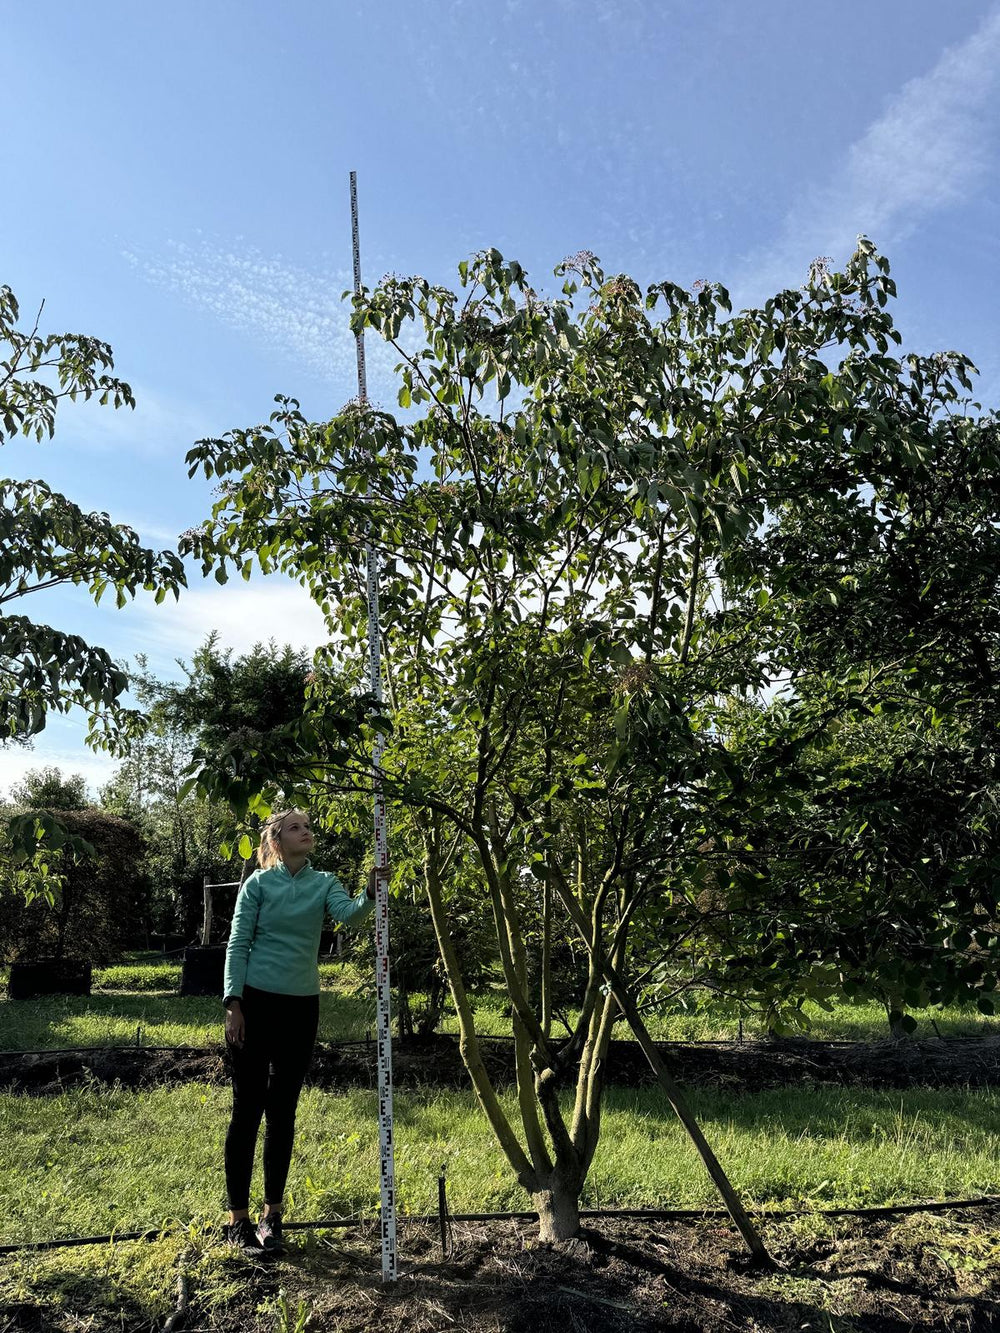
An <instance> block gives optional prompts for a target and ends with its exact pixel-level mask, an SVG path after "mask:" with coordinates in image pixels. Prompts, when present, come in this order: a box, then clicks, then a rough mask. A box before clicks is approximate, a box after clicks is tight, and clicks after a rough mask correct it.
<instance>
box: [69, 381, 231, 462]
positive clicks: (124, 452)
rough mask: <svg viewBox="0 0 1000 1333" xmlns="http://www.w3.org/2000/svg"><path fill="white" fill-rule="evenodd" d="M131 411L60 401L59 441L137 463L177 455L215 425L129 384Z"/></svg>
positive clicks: (143, 387) (93, 401) (178, 403)
mask: <svg viewBox="0 0 1000 1333" xmlns="http://www.w3.org/2000/svg"><path fill="white" fill-rule="evenodd" d="M132 392H133V393H134V395H135V408H134V409H130V408H127V407H122V408H119V409H118V410H117V411H115V410H114V409H113V408H111V407H108V406H103V407H102V406H101V405H100V403H98V401H97V399H96V398H92V399H90V400H89V401H86V400H84V399H78V400H77V401H76V402H75V403H74V402H69V401H68V400H67V401H64V402H63V404H62V406H61V407H60V413H59V424H58V426H57V436H56V438H57V440H58V441H64V442H67V443H70V442H71V443H72V444H73V445H74V447H80V448H83V449H86V450H87V451H88V452H90V453H95V454H114V455H115V456H116V457H118V458H120V459H122V458H129V457H131V458H137V457H151V456H154V455H167V454H180V455H181V456H183V453H184V451H185V450H186V449H189V448H190V446H191V445H192V444H193V443H194V441H195V440H197V439H199V438H200V437H201V436H203V435H206V434H208V433H209V432H210V431H211V430H212V429H213V428H214V425H215V423H214V422H213V421H211V419H210V418H209V417H208V416H207V414H206V413H204V412H201V411H199V410H198V409H197V408H194V407H192V406H191V405H190V404H189V403H185V402H182V401H175V400H173V399H170V398H169V397H165V396H164V395H163V394H161V393H158V392H156V390H154V389H152V388H150V387H149V386H148V385H145V384H138V383H133V384H132Z"/></svg>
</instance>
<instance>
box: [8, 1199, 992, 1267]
mask: <svg viewBox="0 0 1000 1333" xmlns="http://www.w3.org/2000/svg"><path fill="white" fill-rule="evenodd" d="M998 1205H1000V1195H998V1194H987V1195H984V1196H983V1197H982V1198H978V1199H932V1200H930V1201H929V1202H927V1203H897V1204H887V1205H885V1206H882V1207H870V1208H788V1209H778V1208H773V1209H765V1210H763V1211H762V1212H759V1213H757V1214H755V1215H756V1216H757V1217H763V1218H767V1219H768V1220H770V1221H774V1220H780V1219H782V1218H786V1217H892V1216H895V1215H896V1214H905V1213H942V1212H948V1211H950V1210H952V1209H958V1208H988V1207H997V1206H998ZM446 1216H447V1219H448V1221H449V1222H510V1221H516V1222H537V1221H538V1214H537V1213H531V1212H512V1213H452V1212H449V1213H447V1214H446ZM580 1217H581V1218H587V1217H612V1218H614V1217H629V1218H635V1219H637V1220H640V1221H641V1220H642V1219H643V1218H648V1219H649V1220H650V1221H656V1222H689V1221H692V1220H694V1219H699V1220H702V1221H721V1220H731V1219H730V1218H729V1213H728V1212H726V1210H725V1209H723V1208H665V1209H664V1208H659V1209H658V1208H581V1209H580ZM398 1220H399V1221H400V1222H405V1223H416V1224H423V1225H428V1224H430V1223H434V1222H438V1221H440V1215H439V1214H438V1213H419V1214H403V1215H401V1216H400V1217H399V1219H398ZM364 1226H373V1227H374V1226H378V1218H377V1217H335V1218H327V1219H325V1220H318V1221H308V1222H285V1223H284V1229H285V1231H335V1230H338V1229H340V1228H344V1229H347V1228H350V1227H364ZM166 1235H169V1231H168V1230H159V1231H157V1230H150V1231H118V1232H112V1233H111V1234H110V1235H108V1236H65V1237H63V1238H62V1239H60V1240H34V1241H22V1242H21V1243H20V1244H17V1245H0V1254H16V1253H18V1252H20V1251H24V1250H58V1249H68V1248H71V1247H76V1246H79V1245H108V1244H116V1243H118V1242H120V1241H134V1240H146V1241H151V1240H159V1239H160V1238H161V1237H163V1236H166Z"/></svg>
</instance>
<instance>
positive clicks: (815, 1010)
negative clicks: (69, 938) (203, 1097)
mask: <svg viewBox="0 0 1000 1333" xmlns="http://www.w3.org/2000/svg"><path fill="white" fill-rule="evenodd" d="M320 980H321V985H322V996H321V1001H320V1039H321V1040H322V1041H357V1040H361V1039H363V1038H365V1037H366V1036H368V1035H369V1034H370V1033H372V1032H373V1031H374V1028H375V1002H374V998H373V997H372V996H371V994H370V993H368V992H367V990H366V988H365V987H364V986H362V985H360V984H359V977H358V973H357V970H356V969H355V967H354V966H353V964H351V963H349V962H345V963H333V962H325V963H321V964H320ZM179 982H180V965H179V964H178V963H177V962H175V961H171V960H169V959H167V960H149V959H146V960H143V961H135V962H130V963H124V964H118V965H116V966H114V967H106V968H98V969H95V971H94V993H93V994H92V995H91V996H89V997H74V996H49V997H44V998H39V999H36V1000H30V1001H19V1002H15V1001H10V1000H8V999H7V998H6V997H5V996H3V995H2V994H0V1050H45V1049H48V1050H51V1049H53V1048H56V1047H61V1046H116V1045H134V1044H135V1040H136V1028H137V1027H141V1028H142V1041H143V1044H145V1045H148V1046H203V1045H213V1044H215V1043H216V1042H218V1041H219V1040H220V1036H221V1014H220V1009H219V1005H218V1002H217V1001H216V1000H214V999H211V998H208V999H200V998H195V997H192V996H180V995H178V994H177V987H178V985H179ZM414 1001H415V1003H419V1001H420V997H419V996H415V997H414ZM473 1005H474V1008H475V1013H476V1023H477V1027H478V1029H479V1031H480V1032H481V1033H482V1034H483V1035H484V1036H510V1032H511V1026H510V1010H509V1005H508V1004H507V1003H506V1002H505V1000H504V998H503V995H502V993H501V992H499V991H498V990H487V991H483V992H481V993H480V994H478V995H476V996H474V997H473ZM805 1013H806V1014H807V1016H808V1017H809V1018H810V1020H811V1022H812V1026H811V1028H810V1029H809V1030H808V1032H807V1034H806V1035H808V1036H811V1037H815V1038H825V1039H828V1040H847V1041H871V1040H880V1039H884V1038H885V1037H886V1036H888V1025H887V1023H886V1018H885V1013H884V1011H883V1010H882V1008H881V1007H880V1006H879V1005H877V1004H875V1003H874V1002H867V1003H863V1004H840V1005H838V1006H836V1007H835V1008H834V1009H833V1011H832V1012H826V1011H824V1010H822V1009H820V1008H819V1007H818V1006H817V1005H809V1004H807V1005H806V1006H805ZM568 1017H569V1019H570V1021H572V1019H573V1017H574V1015H573V1014H572V1013H570V1014H569V1015H568ZM915 1017H916V1019H917V1024H918V1026H917V1031H916V1033H915V1036H917V1037H933V1036H935V1035H936V1034H938V1033H939V1034H940V1035H941V1036H945V1037H951V1036H996V1035H1000V1017H993V1018H987V1017H985V1016H984V1015H982V1014H980V1013H979V1012H978V1011H977V1010H976V1009H974V1008H965V1009H961V1008H958V1007H952V1008H947V1009H928V1010H925V1011H922V1012H919V1013H917V1014H915ZM647 1022H648V1025H649V1028H650V1030H651V1032H652V1034H653V1036H654V1037H656V1038H657V1039H658V1040H661V1041H720V1040H721V1041H731V1040H733V1039H734V1038H736V1037H737V1035H738V1031H739V1027H738V1022H737V1020H736V1019H735V1018H734V1017H733V1014H732V1010H731V1008H730V1007H729V1006H727V1005H726V1004H724V1003H723V1002H720V1001H718V1000H716V999H714V998H713V997H712V996H711V995H709V994H707V993H705V992H698V993H695V994H694V995H693V996H688V997H687V1007H685V1006H684V1005H682V1004H681V1003H680V1002H679V1001H676V1002H674V1004H673V1005H672V1006H670V1007H669V1008H665V1009H664V1010H662V1011H661V1012H659V1013H650V1014H649V1015H648V1016H647ZM457 1029H458V1023H457V1020H456V1018H455V1016H454V1014H452V1013H447V1014H446V1015H445V1018H444V1020H443V1022H442V1025H441V1030H442V1031H444V1032H456V1031H457ZM559 1030H560V1029H559V1025H558V1024H557V1025H556V1031H557V1032H558V1031H559ZM743 1033H744V1036H745V1037H746V1038H748V1039H752V1038H755V1037H762V1036H764V1035H766V1033H765V1029H764V1027H763V1025H762V1024H761V1023H760V1022H759V1021H756V1020H748V1021H746V1022H745V1023H744V1026H743ZM615 1035H616V1036H618V1037H621V1038H623V1039H625V1038H628V1037H629V1035H630V1034H629V1032H628V1029H627V1028H626V1027H625V1025H624V1024H619V1025H618V1027H617V1029H616V1033H615Z"/></svg>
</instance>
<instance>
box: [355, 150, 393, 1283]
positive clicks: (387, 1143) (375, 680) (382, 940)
mask: <svg viewBox="0 0 1000 1333" xmlns="http://www.w3.org/2000/svg"><path fill="white" fill-rule="evenodd" d="M351 239H352V242H353V249H354V293H355V295H356V296H357V295H359V294H360V292H361V242H360V239H359V234H358V178H357V172H354V171H352V172H351ZM357 353H358V401H359V402H360V403H361V404H364V403H366V402H367V401H368V384H367V379H366V375H365V335H364V332H363V331H362V330H361V329H359V330H358V333H357ZM365 557H366V564H367V571H368V671H369V682H370V686H371V692H372V696H373V697H374V699H375V702H376V707H380V706H381V703H382V661H381V648H380V626H379V611H378V582H379V558H378V548H377V546H376V544H375V541H374V539H373V534H372V531H371V527H370V526H369V530H368V542H367V545H366V547H365ZM384 748H385V738H384V736H383V735H382V733H381V732H378V733H377V734H376V736H375V743H374V745H373V746H372V796H373V816H374V824H375V868H376V870H377V871H380V872H382V873H379V874H376V876H375V995H376V1002H377V1020H376V1031H375V1037H376V1050H377V1059H378V1122H379V1147H380V1161H381V1171H380V1177H381V1179H380V1185H381V1200H382V1209H381V1219H382V1281H383V1282H395V1280H396V1164H395V1153H394V1148H393V1118H392V1035H391V1028H390V995H389V880H388V876H387V875H386V874H385V873H384V872H385V869H386V867H387V865H388V864H389V826H388V819H387V816H386V809H385V795H384V793H383V790H382V753H383V750H384Z"/></svg>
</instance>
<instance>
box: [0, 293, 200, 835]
mask: <svg viewBox="0 0 1000 1333" xmlns="http://www.w3.org/2000/svg"><path fill="white" fill-rule="evenodd" d="M40 318H41V310H39V314H38V318H36V320H35V322H34V325H33V326H32V327H31V328H30V329H28V330H24V329H22V328H20V327H19V324H18V319H19V308H18V303H17V299H16V298H15V296H14V293H13V292H12V291H11V289H10V288H9V287H6V286H4V287H0V445H2V444H4V443H6V442H7V441H8V440H10V439H13V438H14V436H15V435H18V434H22V435H24V436H27V437H33V438H34V439H35V440H37V441H39V442H41V441H42V440H43V439H45V438H46V437H49V438H51V436H52V435H53V434H54V432H55V426H56V413H57V409H58V406H59V403H60V401H61V400H62V399H65V398H70V399H77V398H84V399H89V398H93V397H96V398H97V399H98V401H99V402H101V403H102V404H107V403H110V404H111V405H112V406H114V407H126V406H127V407H133V406H134V405H135V403H134V399H133V396H132V390H131V389H130V388H129V386H128V384H126V383H125V382H124V381H123V380H120V379H117V378H116V377H115V376H114V375H113V374H111V373H110V372H111V371H112V370H113V368H114V359H113V356H112V352H111V348H110V347H109V346H108V344H107V343H104V342H101V341H99V340H98V339H96V338H92V337H88V336H86V335H83V334H72V333H65V334H41V333H39V322H40ZM69 583H72V584H77V585H79V586H83V587H85V588H86V589H87V590H88V591H89V593H90V594H91V596H92V597H93V598H94V600H95V602H99V601H100V600H101V598H102V597H103V596H104V595H105V593H107V592H109V591H111V592H113V593H114V596H115V598H116V600H117V603H118V605H119V606H122V605H124V603H125V601H126V600H127V598H129V597H131V596H133V595H134V594H135V592H136V591H137V589H139V588H143V589H145V590H147V591H149V592H152V593H154V594H155V597H156V599H157V600H158V601H159V600H162V599H163V597H165V596H166V594H167V593H168V592H172V593H174V594H175V595H176V594H177V593H178V591H179V589H180V588H181V587H182V586H183V584H184V570H183V567H182V565H181V562H180V560H179V559H178V557H177V556H176V555H174V554H173V553H172V552H169V551H164V552H160V553H157V552H154V551H152V550H149V549H148V548H146V547H144V546H142V545H141V544H140V542H139V539H138V537H137V536H136V534H135V533H134V532H133V531H132V529H131V528H128V527H125V526H123V525H121V524H118V523H115V522H113V521H112V519H111V518H110V517H109V516H108V515H107V514H101V513H86V512H85V511H84V510H82V509H80V508H79V506H77V505H75V504H73V502H72V501H71V500H68V499H67V498H66V497H65V496H64V495H60V494H59V493H58V492H55V491H53V490H52V489H51V488H50V487H49V486H47V485H46V483H45V482H44V481H39V480H16V479H13V478H10V477H8V478H0V732H2V733H4V734H5V735H7V736H12V737H16V738H25V737H30V736H33V735H36V734H37V733H38V732H40V731H41V730H42V728H43V727H44V726H45V719H46V716H47V714H48V713H49V712H50V711H52V710H53V709H54V710H56V711H58V712H66V711H67V710H68V709H69V708H70V707H72V706H73V705H76V706H78V707H80V708H82V709H83V710H84V711H85V712H86V713H87V714H88V717H89V720H90V726H91V729H92V733H93V734H95V735H99V733H100V731H101V729H102V726H103V723H104V721H105V720H106V719H107V718H108V717H109V716H110V715H114V714H118V715H119V718H120V716H121V713H122V711H123V705H122V695H123V693H124V691H125V688H126V686H127V683H128V677H127V674H126V673H125V672H124V671H123V670H122V668H121V667H120V666H119V665H118V664H117V663H115V662H114V661H113V660H112V659H111V657H110V656H109V655H108V653H107V652H105V650H104V649H102V648H98V647H94V646H92V645H91V644H88V643H86V642H85V641H84V640H83V639H81V638H80V637H79V636H78V635H74V634H66V633H64V632H63V631H61V630H58V629H54V628H52V627H50V626H48V625H45V624H43V623H41V622H39V621H37V620H34V619H31V618H29V617H28V616H27V615H23V614H19V613H18V614H15V613H14V611H13V610H12V607H11V604H12V603H17V604H20V601H21V599H22V598H25V597H27V596H29V595H30V594H33V593H39V592H44V591H45V590H47V589H49V588H54V587H58V586H60V585H64V584H69ZM45 827H48V825H47V822H46V821H45V820H43V821H42V828H41V829H36V827H35V825H34V824H29V823H27V822H25V821H15V822H14V823H13V824H12V825H11V828H10V837H11V838H12V839H13V849H14V851H15V852H16V851H17V849H20V850H21V851H29V850H30V849H31V848H32V847H33V846H34V845H35V836H36V833H37V832H39V831H44V828H45Z"/></svg>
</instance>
